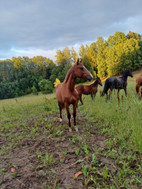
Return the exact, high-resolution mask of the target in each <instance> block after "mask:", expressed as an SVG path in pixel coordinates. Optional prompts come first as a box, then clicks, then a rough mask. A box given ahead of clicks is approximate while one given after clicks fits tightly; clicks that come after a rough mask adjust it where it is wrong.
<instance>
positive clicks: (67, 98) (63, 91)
mask: <svg viewBox="0 0 142 189" xmlns="http://www.w3.org/2000/svg"><path fill="white" fill-rule="evenodd" d="M77 77H79V78H83V79H84V80H89V81H91V80H92V78H93V76H92V75H91V74H90V72H89V71H88V70H87V69H86V68H85V67H84V66H83V64H82V63H81V60H79V59H78V60H77V62H76V64H75V65H74V66H72V67H71V68H70V70H69V71H68V72H67V75H66V77H65V80H64V82H63V83H60V84H58V85H57V87H56V99H57V101H58V106H59V109H60V121H62V109H63V108H66V111H67V117H68V121H69V122H68V123H69V124H68V125H69V131H72V128H71V121H70V119H71V114H70V110H69V106H70V105H71V104H72V105H73V118H74V127H75V130H76V131H78V128H77V126H76V108H77V104H78V100H79V94H78V92H77V90H76V89H75V80H76V78H77Z"/></svg>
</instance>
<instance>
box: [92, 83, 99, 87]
mask: <svg viewBox="0 0 142 189" xmlns="http://www.w3.org/2000/svg"><path fill="white" fill-rule="evenodd" d="M98 84H99V83H98V82H96V81H95V83H94V84H93V85H91V86H92V87H95V88H97V87H98Z"/></svg>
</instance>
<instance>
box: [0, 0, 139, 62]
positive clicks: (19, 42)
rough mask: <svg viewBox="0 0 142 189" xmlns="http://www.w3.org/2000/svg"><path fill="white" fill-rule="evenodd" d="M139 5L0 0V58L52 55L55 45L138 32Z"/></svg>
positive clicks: (75, 0) (103, 1)
mask: <svg viewBox="0 0 142 189" xmlns="http://www.w3.org/2000/svg"><path fill="white" fill-rule="evenodd" d="M141 5H142V2H141V0H135V1H132V0H129V1H128V0H125V1H124V0H120V1H113V0H108V1H106V0H100V1H98V0H88V1H86V0H72V1H66V0H60V1H58V0H52V1H47V0H41V1H39V0H30V1H29V0H24V1H19V0H12V1H9V0H1V6H0V18H1V19H0V28H1V29H0V58H7V57H8V58H10V57H12V56H17V55H19V56H22V55H23V56H25V55H27V56H30V57H31V56H35V55H37V54H40V53H41V55H43V56H44V55H45V56H46V55H47V56H49V57H50V58H51V57H52V59H53V54H55V51H56V49H63V48H64V47H65V46H79V45H80V44H81V43H84V44H86V42H88V41H90V42H91V41H95V40H96V39H97V37H98V36H103V37H104V38H106V37H108V36H109V35H113V34H114V32H116V31H122V32H124V33H127V32H128V31H129V30H132V31H134V32H137V33H140V34H141V31H142V26H141V18H142V12H141ZM13 49H15V50H13ZM17 49H20V50H21V51H19V52H18V51H17Z"/></svg>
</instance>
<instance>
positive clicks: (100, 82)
mask: <svg viewBox="0 0 142 189" xmlns="http://www.w3.org/2000/svg"><path fill="white" fill-rule="evenodd" d="M97 81H98V84H99V85H101V86H102V81H101V79H100V78H98V79H97Z"/></svg>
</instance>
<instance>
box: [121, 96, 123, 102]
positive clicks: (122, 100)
mask: <svg viewBox="0 0 142 189" xmlns="http://www.w3.org/2000/svg"><path fill="white" fill-rule="evenodd" d="M121 100H122V103H123V95H122V96H121Z"/></svg>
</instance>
